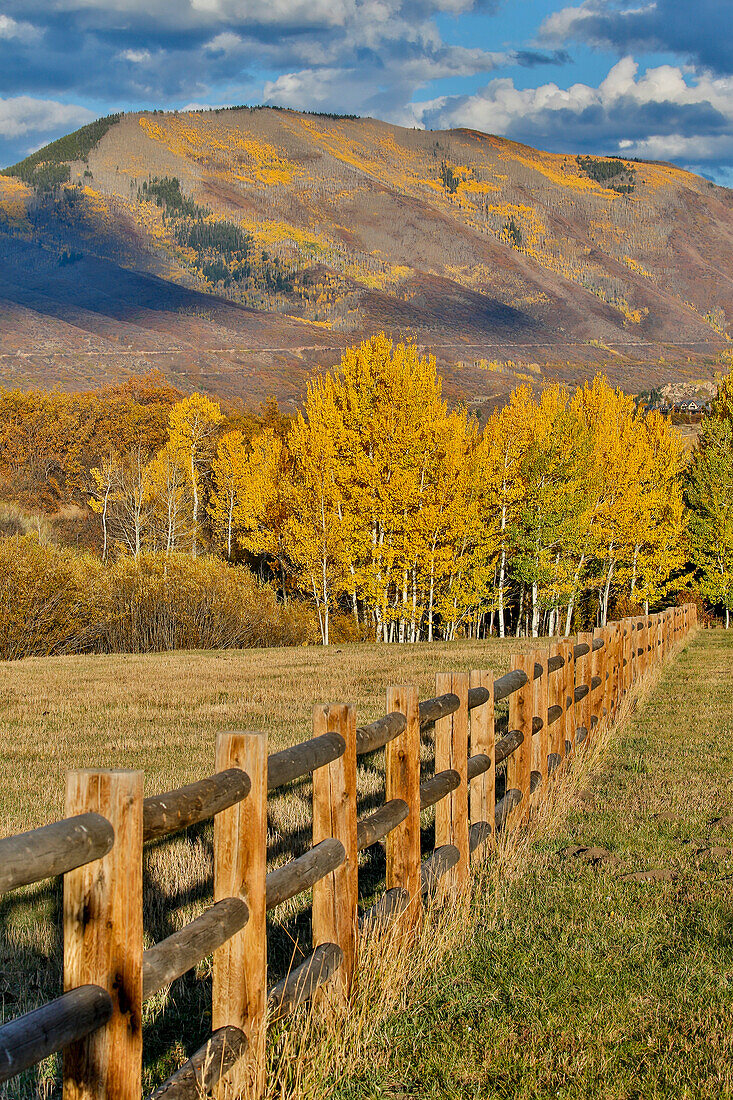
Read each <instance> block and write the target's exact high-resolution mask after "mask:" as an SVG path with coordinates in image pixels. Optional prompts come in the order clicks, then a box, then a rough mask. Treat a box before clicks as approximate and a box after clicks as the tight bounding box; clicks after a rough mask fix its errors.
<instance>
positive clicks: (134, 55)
mask: <svg viewBox="0 0 733 1100" xmlns="http://www.w3.org/2000/svg"><path fill="white" fill-rule="evenodd" d="M152 56H153V55H152V54H151V52H150V50H123V51H122V53H121V54H120V57H121V58H122V60H123V61H130V62H131V63H132V64H133V65H142V64H144V63H145V62H146V61H150V58H151V57H152Z"/></svg>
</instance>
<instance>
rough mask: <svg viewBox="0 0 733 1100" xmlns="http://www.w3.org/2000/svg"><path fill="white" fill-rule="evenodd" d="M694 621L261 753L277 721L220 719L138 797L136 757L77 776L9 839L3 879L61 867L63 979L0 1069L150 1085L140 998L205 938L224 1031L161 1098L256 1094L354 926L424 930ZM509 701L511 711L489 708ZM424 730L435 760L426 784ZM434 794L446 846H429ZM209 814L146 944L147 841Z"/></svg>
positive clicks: (449, 689) (76, 1090)
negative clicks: (280, 964) (186, 764)
mask: <svg viewBox="0 0 733 1100" xmlns="http://www.w3.org/2000/svg"><path fill="white" fill-rule="evenodd" d="M696 622H697V617H696V609H695V606H694V605H692V604H689V605H685V606H683V607H675V608H670V609H668V610H667V611H663V612H660V613H658V614H655V615H649V616H644V617H635V618H631V619H625V620H623V621H622V622H616V623H612V624H609V626H607V627H605V628H602V629H598V630H595V631H593V632H590V633H585V634H579V635H578V636H577V640H575V639H571V640H558V641H556V642H553V643H552V644H551V645H550V647H549V651H547V652H545V651H540V650H536V651H534V652H530V653H527V654H525V655H523V656H521V657H519V658H518V659H517V667H516V668H515V669H513V670H512V671H511V672H508V673H506V675H504V676H501V677H499V678H497V679H494V678H493V676H492V674H491V673H489V672H484V671H480V670H478V671H473V672H471V673H455V672H454V673H446V674H439V675H438V676H437V683H436V697H435V698H433V699H428V700H424V701H422V702H420V701H419V700H418V693H417V689H416V688H415V687H412V686H406V685H401V686H396V687H391V688H389V690H388V692H387V714H386V716H385V717H384V718H381V719H379V720H377V721H375V722H372V723H371V724H370V725H368V726H363V727H361V728H357V727H356V719H355V711H354V708H353V707H352V706H349V705H345V704H338V705H332V706H322V707H321V706H319V707H317V708H316V710H315V712H314V731H313V732H314V736H313V738H312V739H311V740H309V741H306V742H304V743H302V744H299V745H295V746H294V747H292V748H289V749H285V750H283V751H282V752H276V753H273V754H271V755H269V756H268V751H267V738H266V735H265V734H262V733H248V732H228V733H221V734H219V735H218V737H217V743H216V765H215V766H216V772H215V774H214V775H212V776H210V777H209V778H206V779H202V780H201V781H200V782H197V783H193V784H191V785H189V786H186V787H182V788H180V789H178V790H175V791H169V792H167V793H166V794H162V795H153V796H151V797H148V798H145V797H144V794H143V773H142V772H140V771H91V770H89V771H74V772H71V773H70V774H69V775H68V780H67V793H66V812H67V815H68V816H67V817H66V819H65V820H63V821H59V822H56V823H54V824H51V825H47V826H44V827H43V828H39V829H34V830H32V831H30V832H27V833H24V834H21V835H18V836H13V837H8V838H6V839H3V840H0V893H1V892H5V891H8V890H11V889H14V888H17V887H21V886H24V885H28V884H30V883H35V882H39V881H41V880H43V879H46V878H48V877H52V876H56V875H61V874H62V875H63V876H64V882H63V887H64V888H63V945H64V989H65V992H64V993H63V994H62V995H61V996H60V997H58V998H57V999H56V1000H53V1001H51V1002H50V1003H48V1004H46V1005H44V1006H43V1007H41V1008H38V1009H36V1010H34V1011H32V1012H30V1013H27V1014H26V1015H24V1016H21V1017H19V1018H17V1019H15V1020H11V1021H10V1022H8V1023H6V1024H4V1025H3V1026H2V1027H0V1081H6V1080H9V1079H10V1078H12V1077H14V1076H15V1075H17V1074H19V1073H20V1072H22V1071H23V1070H25V1069H27V1068H29V1067H31V1066H33V1065H35V1064H36V1063H38V1062H39V1061H41V1060H42V1059H44V1058H46V1057H48V1056H49V1055H51V1054H53V1053H54V1052H57V1051H63V1095H64V1100H140V1096H141V1087H142V1086H141V1075H142V1011H143V1004H144V1002H145V1001H146V1000H148V998H150V997H152V996H153V995H154V994H155V993H157V992H158V991H160V990H161V989H163V988H164V987H166V986H167V985H169V984H170V983H171V982H173V981H174V980H175V979H176V978H178V977H180V976H182V975H183V974H184V973H185V972H187V971H188V970H190V969H191V968H192V967H194V966H196V965H197V964H198V963H199V962H200V961H201V960H202V959H204V958H206V957H207V956H209V955H211V954H212V953H213V960H214V961H213V992H212V1028H213V1034H212V1036H211V1038H210V1039H209V1040H208V1042H207V1043H206V1044H205V1045H204V1046H203V1047H202V1048H201V1050H199V1051H198V1052H197V1053H196V1054H195V1055H194V1056H193V1057H192V1058H191V1059H190V1060H189V1061H188V1062H187V1063H186V1064H185V1065H184V1066H183V1067H182V1068H181V1069H179V1070H178V1071H177V1072H176V1073H174V1074H173V1076H172V1077H171V1078H169V1080H168V1081H166V1082H165V1083H164V1084H163V1085H161V1086H160V1088H158V1089H157V1090H156V1092H155V1093H154V1094H153V1096H154V1098H155V1100H163V1098H164V1097H165V1098H166V1100H173V1098H176V1100H180V1098H186V1100H188V1098H194V1097H198V1096H201V1095H202V1094H206V1093H209V1092H212V1091H214V1092H216V1091H217V1090H218V1089H219V1088H220V1086H223V1084H224V1083H225V1081H226V1079H227V1075H230V1074H231V1072H232V1071H233V1070H234V1069H235V1067H236V1071H237V1073H238V1074H239V1075H240V1077H239V1079H240V1082H243V1083H242V1084H241V1087H242V1088H243V1089H244V1092H245V1093H246V1094H248V1095H257V1094H258V1093H259V1092H260V1091H261V1090H262V1087H263V1084H264V1080H263V1078H264V1065H265V1058H264V1055H265V1039H266V1028H267V1025H268V1024H269V1023H270V1022H272V1021H273V1020H274V1019H278V1018H282V1017H283V1016H285V1015H286V1014H287V1013H289V1012H290V1011H292V1010H293V1009H294V1008H295V1007H296V1006H297V1005H298V1004H302V1003H303V1002H305V1001H307V1000H308V999H309V998H311V997H313V995H314V994H315V993H316V991H317V990H319V989H321V990H322V992H321V993H320V994H319V995H320V996H322V997H330V998H334V997H335V998H348V996H349V991H350V987H351V983H352V980H353V977H354V971H355V966H356V955H357V942H358V929H359V925H360V924H361V926H362V928H363V927H364V926H368V924H369V922H370V921H371V922H379V921H388V920H389V919H391V917H393V916H395V915H396V914H397V913H400V914H402V919H403V920H405V921H406V922H407V925H408V926H409V927H415V926H416V925H417V924H418V923H419V921H420V919H421V915H422V897H423V895H424V894H425V893H426V892H429V891H430V890H431V889H432V888H434V887H435V885H436V884H437V883H438V882H440V880H442V879H444V876H446V878H445V881H444V882H443V883H441V888H444V887H446V884H450V883H451V882H456V883H461V882H463V881H465V879H466V877H467V875H468V871H469V860H470V856H471V853H472V852H473V851H475V850H476V849H478V848H479V847H480V846H481V845H482V844H483V843H484V842H485V841H486V840H488V839H489V838H490V837H492V836H495V835H496V833H497V832H498V831H499V830H501V829H504V828H512V827H516V826H519V825H521V824H522V823H523V822H524V821H526V819H527V817H528V815H529V812H530V808H531V805H532V803H533V802H534V801H535V799H536V797H539V793H540V792H541V789H542V787H543V786H544V785H546V784H547V783H548V782H549V781H550V778H551V776H552V774H553V772H555V771H556V769H558V768H560V767H561V766H562V765H563V762H564V761H565V759H566V758H567V757H570V756H571V755H572V753H573V752H575V751H577V750H578V749H579V747H580V746H581V745H582V744H583V743H584V742H585V741H586V740H587V739H589V738H592V736H593V732H594V730H595V729H596V727H597V726H598V724H599V723H600V722H602V721H612V720H613V718H614V716H615V714H616V712H617V710H618V707H619V704H620V702H621V700H622V699H623V697H624V696H625V695H626V694H627V693H628V691H629V690H630V689H631V687H632V686H633V685H634V684H635V683H636V682H637V681H639V680H640V679H641V678H643V677H644V675H645V674H646V672H647V671H648V670H649V669H650V668H651V667H652V666H654V665H656V664H658V663H659V662H660V661H662V660H664V659H665V658H666V657H667V656H668V655H669V654H670V652H671V651H672V650H673V649H674V648H675V647H676V645H677V643H678V642H679V641H681V639H683V638H684V637H685V636H686V634H687V633H688V632H689V631H690V630H691V629H692V628H693V627H694V626H695V625H696ZM506 699H508V701H509V706H508V711H509V712H508V717H506V716H503V717H502V718H501V720H500V719H499V718H498V716H495V711H494V706H495V704H496V703H499V702H501V701H502V700H506ZM430 727H434V738H435V774H434V775H433V776H432V777H431V778H429V779H427V780H423V781H422V782H421V775H420V737H421V731H422V732H424V731H425V730H426V729H427V728H430ZM381 748H384V749H385V772H386V801H385V803H384V804H383V805H382V806H380V807H379V808H378V809H377V810H375V811H374V812H372V813H371V814H369V815H368V816H367V817H364V818H362V819H361V820H357V797H356V770H357V756H359V755H362V754H366V753H373V752H375V751H376V750H378V749H381ZM504 764H505V770H504V769H502V772H503V774H504V783H503V786H500V787H499V791H502V790H503V793H501V796H500V797H498V798H497V769H499V768H500V766H501V765H504ZM304 776H312V781H313V846H312V847H311V848H310V849H309V850H308V851H307V852H306V853H305V854H304V855H301V856H299V857H297V858H296V859H293V860H291V861H290V862H289V863H286V864H285V865H284V866H281V867H278V868H277V869H275V870H272V871H270V872H269V873H268V871H267V798H268V793H269V792H271V791H274V790H276V789H279V788H281V787H283V786H285V785H287V784H289V783H292V782H293V781H295V780H297V779H300V778H302V777H304ZM430 806H435V847H434V849H433V851H432V852H431V853H430V854H429V855H428V856H427V858H425V859H423V853H422V851H421V833H420V814H421V812H422V811H423V810H425V809H427V808H428V807H430ZM211 818H213V819H214V904H213V905H212V906H211V907H210V908H208V909H207V910H206V911H205V912H204V913H203V914H202V915H201V916H199V917H198V918H196V919H195V920H193V921H192V922H191V923H190V924H188V925H187V926H186V927H185V928H183V929H181V930H180V931H177V932H175V933H174V934H172V935H170V936H169V937H168V938H167V939H164V940H162V941H161V942H160V943H157V944H155V945H154V946H152V947H149V948H148V949H147V950H144V949H143V896H142V887H143V845H144V844H146V843H148V842H150V841H152V840H156V839H158V838H161V837H164V836H167V835H170V834H172V833H175V832H178V831H180V830H182V829H185V828H187V827H188V826H190V825H193V824H195V823H197V822H201V821H206V820H208V819H211ZM382 840H385V842H386V868H387V869H386V883H385V886H386V889H385V892H384V894H383V895H382V897H381V898H380V900H379V902H377V904H376V905H374V906H373V907H372V908H371V909H370V910H369V911H367V912H366V913H364V914H363V915H362V916H361V920H360V919H359V913H358V853H359V852H360V851H362V850H363V849H366V848H368V847H370V846H371V845H373V844H376V843H378V842H380V841H382ZM310 889H312V891H313V895H312V932H313V948H314V950H313V953H312V954H311V955H310V957H309V958H308V959H307V960H306V961H305V962H304V963H303V964H302V965H301V966H299V967H298V968H297V969H295V970H293V971H292V972H291V973H290V974H289V975H288V976H287V977H286V978H285V979H283V980H282V981H280V982H278V983H277V984H276V985H274V986H273V987H272V988H271V989H270V990H269V991H268V989H267V930H266V916H267V912H268V910H270V909H273V908H274V907H275V906H277V905H279V904H281V903H282V902H284V901H286V900H287V899H289V898H292V897H295V896H296V895H297V894H300V893H302V892H303V891H306V890H310ZM229 1080H231V1076H230V1077H229Z"/></svg>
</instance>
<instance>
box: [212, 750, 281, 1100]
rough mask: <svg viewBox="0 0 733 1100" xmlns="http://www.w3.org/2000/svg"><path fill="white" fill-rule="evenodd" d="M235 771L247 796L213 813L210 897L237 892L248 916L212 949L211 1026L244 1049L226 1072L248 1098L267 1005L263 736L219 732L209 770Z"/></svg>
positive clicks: (254, 1088) (260, 1074)
mask: <svg viewBox="0 0 733 1100" xmlns="http://www.w3.org/2000/svg"><path fill="white" fill-rule="evenodd" d="M228 768H241V770H242V771H244V772H246V773H247V775H248V776H249V780H250V792H249V794H248V796H247V797H246V798H245V799H244V800H243V801H242V802H238V803H237V804H236V805H234V806H230V807H229V808H228V809H226V810H223V811H222V812H221V813H219V814H217V815H216V817H215V818H214V901H215V902H218V901H222V900H223V899H224V898H236V897H241V898H242V899H243V900H244V901H245V902H246V903H247V908H248V910H249V919H248V920H247V923H246V924H245V925H244V927H243V928H242V930H241V931H239V932H237V933H235V935H233V936H232V937H231V938H230V939H228V940H227V942H226V943H225V944H223V945H222V946H221V947H219V948H218V949H217V950H216V951H215V952H214V975H213V987H212V1003H211V1018H212V1029H213V1030H214V1031H218V1030H219V1029H220V1028H223V1027H227V1026H230V1027H235V1028H238V1029H239V1030H240V1031H242V1032H244V1034H245V1035H246V1037H247V1042H248V1048H247V1053H246V1054H245V1056H244V1057H243V1058H242V1059H240V1060H239V1061H238V1063H237V1066H236V1069H235V1071H234V1074H233V1077H234V1079H235V1080H236V1085H237V1087H238V1088H241V1090H242V1091H243V1092H244V1093H245V1095H248V1096H259V1095H260V1094H261V1092H262V1089H263V1086H264V1066H265V1060H264V1053H265V1009H266V1004H267V929H266V923H265V914H266V904H267V735H266V734H264V733H254V732H238V731H237V732H226V733H220V734H219V735H218V736H217V739H216V770H217V771H219V772H223V771H226V770H227V769H228Z"/></svg>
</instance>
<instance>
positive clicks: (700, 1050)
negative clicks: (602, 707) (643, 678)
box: [333, 631, 733, 1100]
mask: <svg viewBox="0 0 733 1100" xmlns="http://www.w3.org/2000/svg"><path fill="white" fill-rule="evenodd" d="M732 673H733V635H726V634H725V633H723V632H721V631H707V632H702V633H700V634H699V635H698V636H697V637H696V638H695V639H694V640H692V641H691V642H690V643H689V644H688V646H687V647H686V648H685V649H684V651H683V652H682V654H681V656H680V657H679V658H678V659H677V660H676V661H675V662H673V663H672V664H670V665H668V666H667V667H666V668H665V669H664V670H663V672H662V675H661V678H660V680H659V683H658V684H657V685H656V686H655V687H654V689H653V690H652V691H651V692H650V694H649V696H648V698H647V699H646V701H643V702H641V703H640V705H639V706H638V708H637V709H636V710H635V713H633V714H632V715H631V716H630V717H629V718H628V719H627V720H626V722H625V723H623V725H622V726H621V727H620V728H619V729H617V730H616V731H614V732H613V733H612V734H611V742H610V747H609V748H608V750H607V751H606V752H605V754H604V758H603V759H602V760H601V761H600V764H598V765H596V768H595V773H594V774H591V775H590V776H589V777H588V779H587V781H586V784H585V789H584V790H583V791H581V792H580V796H579V798H578V799H577V803H576V805H575V808H574V809H573V811H572V812H571V814H570V815H569V816H567V818H566V820H565V823H564V824H563V825H562V826H561V827H560V828H558V827H555V828H554V829H553V830H551V831H550V833H549V835H545V836H543V837H542V839H541V840H539V841H535V843H534V845H533V849H532V851H531V853H530V855H529V858H528V860H527V863H526V865H525V867H524V869H523V871H522V873H520V874H519V875H517V876H515V877H513V878H512V881H505V882H503V883H502V882H501V881H499V883H498V885H497V886H496V887H495V888H494V889H488V890H484V891H480V892H479V894H478V897H477V898H476V899H475V901H474V907H475V908H474V913H473V916H472V919H471V921H470V926H471V927H472V928H473V929H474V931H473V934H472V935H470V936H468V937H467V938H464V941H463V942H460V943H459V944H458V945H457V946H456V949H455V950H454V951H453V952H451V953H450V954H448V955H446V956H445V958H444V959H443V961H442V963H441V965H440V966H438V967H437V968H436V969H435V970H433V971H432V973H430V974H429V975H428V977H427V979H426V980H423V982H422V985H421V988H420V989H419V990H414V991H413V995H412V997H411V998H409V999H408V1000H407V1001H406V1004H405V1006H404V1008H403V1010H402V1011H400V1012H397V1013H394V1014H393V1015H392V1016H391V1017H390V1018H389V1019H388V1020H387V1021H386V1022H385V1024H384V1026H383V1034H382V1036H381V1037H380V1042H379V1044H378V1048H377V1049H373V1050H372V1055H371V1058H370V1059H369V1061H368V1063H366V1062H365V1063H364V1064H362V1065H360V1070H359V1075H358V1077H357V1078H353V1077H352V1078H351V1079H348V1078H344V1080H343V1081H342V1082H341V1083H339V1084H337V1085H336V1086H335V1088H334V1091H333V1095H334V1096H336V1097H340V1098H344V1100H346V1098H349V1100H357V1098H359V1100H361V1098H366V1097H385V1098H387V1097H389V1098H393V1100H397V1098H404V1100H406V1098H408V1097H409V1098H415V1100H417V1098H421V1100H422V1098H426V1100H427V1098H428V1097H430V1098H433V1097H435V1098H438V1097H440V1098H441V1100H446V1098H454V1097H455V1098H458V1097H460V1098H461V1100H467V1098H471V1100H474V1098H475V1100H486V1098H489V1097H512V1098H523V1097H526V1098H530V1097H532V1098H535V1097H548V1098H549V1097H563V1098H576V1097H577V1098H581V1097H583V1098H585V1097H590V1096H593V1097H600V1098H608V1100H611V1098H613V1100H617V1098H619V1100H620V1098H622V1097H623V1098H627V1097H628V1098H632V1097H634V1098H636V1097H645V1098H646V1097H648V1098H656V1097H676V1098H677V1097H690V1098H692V1097H695V1098H704V1097H710V1098H713V1097H715V1098H718V1097H721V1096H733V901H732V900H731V881H732V879H733V862H732V861H731V860H730V859H725V858H724V859H722V860H720V859H718V860H712V859H709V858H706V857H705V856H697V855H696V854H695V849H696V848H697V847H698V846H700V845H698V844H693V843H690V841H698V840H704V839H705V838H707V837H710V838H711V842H712V843H714V844H715V843H717V844H718V845H725V846H729V845H730V844H731V843H732V842H733V834H732V833H731V830H730V829H726V828H723V829H720V828H717V829H716V828H713V829H712V830H711V829H710V827H709V823H710V821H711V819H712V818H714V817H716V816H719V815H721V814H728V813H730V812H731V809H732V808H733V741H732V739H731V734H732V733H733V730H732V727H733V710H732V708H731V679H732V676H731V674H732ZM656 814H663V815H664V816H662V817H657V816H654V815H656ZM571 843H578V844H580V843H583V844H597V845H599V846H603V847H605V848H608V849H610V850H611V851H612V852H614V853H615V854H616V855H617V856H618V857H619V858H620V861H621V862H620V864H619V865H614V866H608V867H607V868H606V869H604V868H602V867H599V868H593V867H591V866H589V865H587V864H583V863H582V862H579V861H578V860H576V859H567V858H563V857H562V855H561V854H560V852H561V850H562V848H563V847H564V846H566V845H569V844H571ZM647 868H671V869H673V871H674V873H675V875H676V876H677V878H676V880H675V881H672V882H657V883H646V884H636V883H630V882H623V881H621V875H622V874H624V873H626V872H631V871H634V870H639V869H647Z"/></svg>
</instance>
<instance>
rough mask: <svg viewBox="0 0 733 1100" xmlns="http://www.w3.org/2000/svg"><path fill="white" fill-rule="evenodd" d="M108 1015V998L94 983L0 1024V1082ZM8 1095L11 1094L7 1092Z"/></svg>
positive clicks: (85, 1032)
mask: <svg viewBox="0 0 733 1100" xmlns="http://www.w3.org/2000/svg"><path fill="white" fill-rule="evenodd" d="M111 1016H112V1000H111V998H110V995H109V993H107V991H106V990H105V989H101V988H100V986H98V985H82V986H79V988H78V989H71V990H69V992H68V993H63V994H62V995H61V996H60V997H57V998H56V1000H55V1001H49V1003H48V1004H45V1005H42V1006H41V1007H40V1008H36V1009H34V1010H33V1011H32V1012H26V1014H25V1015H24V1016H19V1017H17V1018H16V1019H15V1020H9V1021H8V1022H7V1023H5V1024H3V1025H2V1027H0V1083H1V1082H3V1081H9V1080H10V1079H11V1078H12V1077H15V1076H17V1074H19V1073H21V1072H22V1071H23V1070H24V1069H29V1068H30V1067H31V1066H35V1065H36V1064H37V1063H38V1062H40V1061H42V1060H43V1059H44V1058H48V1056H49V1055H50V1054H54V1053H55V1052H56V1051H58V1050H63V1049H64V1047H65V1046H67V1045H68V1044H69V1043H71V1042H75V1041H78V1040H79V1039H85V1038H86V1037H87V1035H89V1034H90V1032H92V1031H96V1029H97V1028H99V1027H103V1026H104V1025H105V1024H106V1023H107V1022H108V1021H109V1020H110V1018H111ZM7 1095H8V1096H11V1095H12V1093H11V1091H10V1090H8V1092H7Z"/></svg>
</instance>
